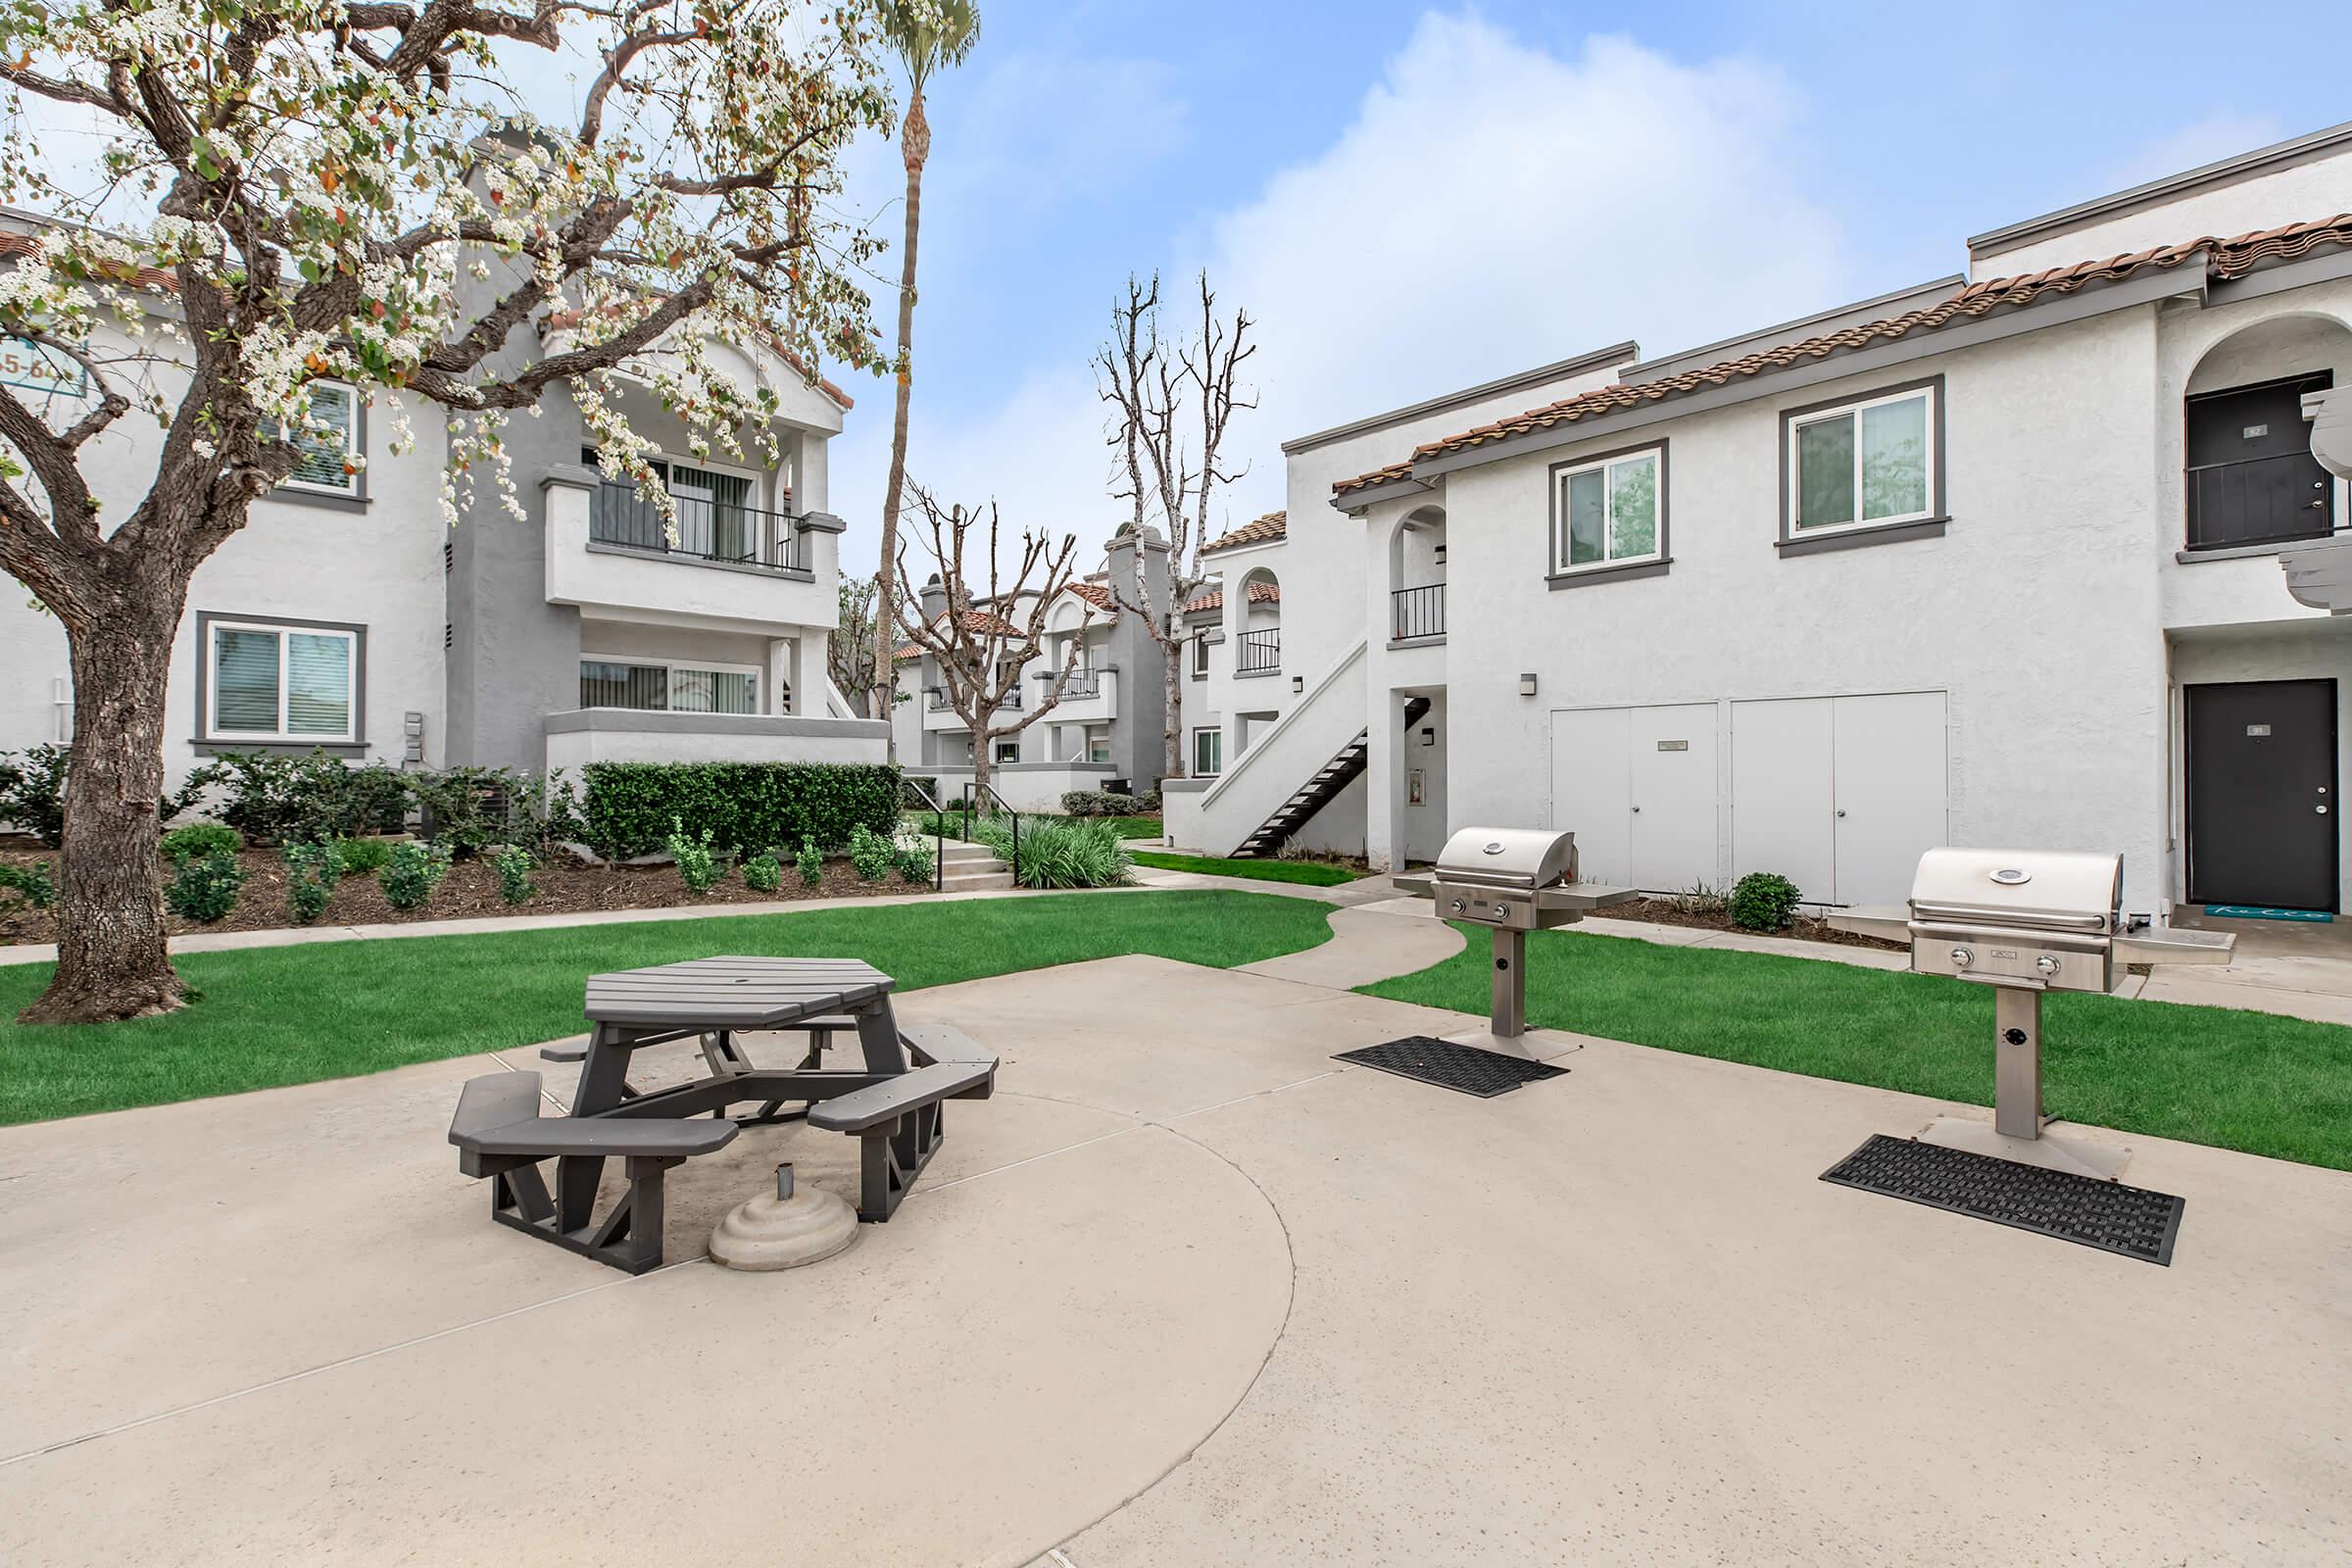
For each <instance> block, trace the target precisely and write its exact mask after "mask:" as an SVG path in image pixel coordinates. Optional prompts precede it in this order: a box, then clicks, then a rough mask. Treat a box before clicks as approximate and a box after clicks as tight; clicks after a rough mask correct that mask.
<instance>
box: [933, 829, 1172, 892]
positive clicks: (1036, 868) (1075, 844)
mask: <svg viewBox="0 0 2352 1568" xmlns="http://www.w3.org/2000/svg"><path fill="white" fill-rule="evenodd" d="M972 837H973V838H975V839H977V840H978V841H980V842H981V843H983V844H985V845H987V846H988V847H989V848H990V849H991V850H993V851H994V852H996V856H997V858H999V859H1001V860H1003V861H1005V863H1006V864H1007V865H1010V866H1011V867H1012V879H1013V881H1015V882H1016V883H1018V884H1020V885H1021V886H1022V887H1025V888H1110V887H1120V886H1123V885H1125V884H1126V883H1128V882H1131V881H1133V880H1134V879H1135V861H1134V859H1133V858H1131V857H1130V856H1129V855H1128V853H1127V841H1126V840H1125V839H1122V838H1120V837H1119V835H1118V831H1117V830H1116V829H1115V828H1113V827H1112V826H1111V825H1110V824H1109V823H1107V822H1095V821H1087V820H1083V819H1071V818H1065V817H1051V816H1046V817H1027V818H1024V819H1023V820H1022V822H1021V843H1020V850H1019V853H1018V854H1015V853H1014V850H1013V843H1012V833H1011V830H1010V829H1009V828H1007V827H1006V826H1005V824H1004V823H1002V822H985V823H980V824H977V825H976V826H975V827H974V828H973V830H972Z"/></svg>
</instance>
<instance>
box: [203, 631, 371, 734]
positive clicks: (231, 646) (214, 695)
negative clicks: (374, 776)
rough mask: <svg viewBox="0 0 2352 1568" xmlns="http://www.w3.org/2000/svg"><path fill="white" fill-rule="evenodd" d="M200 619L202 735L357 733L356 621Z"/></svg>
mask: <svg viewBox="0 0 2352 1568" xmlns="http://www.w3.org/2000/svg"><path fill="white" fill-rule="evenodd" d="M205 625H206V630H205V643H206V647H205V660H206V668H205V677H206V678H205V686H206V711H205V733H206V734H207V735H208V736H210V737H212V738H213V739H216V740H238V741H284V742H289V743H294V744H304V743H315V744H322V745H332V744H335V743H337V742H351V741H356V740H358V739H359V729H358V724H359V679H360V633H359V631H358V630H357V629H356V628H343V627H324V626H316V627H315V626H292V625H284V624H271V623H270V622H268V621H242V620H227V619H208V620H207V621H206V623H205Z"/></svg>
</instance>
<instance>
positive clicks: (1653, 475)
mask: <svg viewBox="0 0 2352 1568" xmlns="http://www.w3.org/2000/svg"><path fill="white" fill-rule="evenodd" d="M1551 479H1552V505H1551V570H1552V573H1553V574H1554V575H1555V576H1556V575H1561V574H1564V573H1571V572H1586V571H1601V570H1605V569H1607V568H1610V567H1613V566H1632V565H1639V564H1642V563H1644V562H1660V561H1664V560H1665V559H1666V449H1665V447H1664V446H1663V445H1658V446H1648V447H1640V448H1637V449H1635V450H1632V451H1628V452H1612V453H1606V454H1603V455H1602V456H1600V457H1597V458H1590V459H1584V460H1581V461H1578V462H1574V463H1563V464H1561V465H1559V466H1557V467H1555V468H1553V469H1552V470H1551Z"/></svg>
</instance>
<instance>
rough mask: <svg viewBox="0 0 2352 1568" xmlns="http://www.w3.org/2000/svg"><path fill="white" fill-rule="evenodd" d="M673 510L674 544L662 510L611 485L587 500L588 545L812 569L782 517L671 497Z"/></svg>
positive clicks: (631, 489)
mask: <svg viewBox="0 0 2352 1568" xmlns="http://www.w3.org/2000/svg"><path fill="white" fill-rule="evenodd" d="M669 505H670V510H671V512H672V514H673V515H675V517H676V519H677V528H676V537H675V538H672V537H671V529H670V524H669V521H668V519H666V518H664V517H663V516H662V511H661V509H660V508H659V507H657V506H656V505H655V504H654V503H653V502H652V501H651V500H649V499H647V498H646V497H644V496H641V495H639V494H638V493H637V488H636V486H634V485H629V484H616V483H614V482H613V481H611V480H607V481H606V482H605V483H603V484H600V485H598V486H597V487H596V493H595V494H594V495H592V496H590V497H589V498H588V538H589V541H590V542H591V543H593V544H600V545H617V546H619V547H621V548H622V549H624V550H646V551H653V552H658V553H659V554H662V555H665V556H673V557H678V558H681V559H684V560H688V561H710V562H717V563H720V564H726V565H733V566H766V567H769V568H771V569H773V570H778V571H806V570H808V569H809V563H808V551H807V549H806V548H805V547H804V545H803V543H802V540H801V530H800V527H799V525H798V524H797V523H796V522H795V521H794V520H793V518H792V517H790V516H789V515H786V514H784V513H781V512H762V511H761V510H760V509H759V508H757V507H744V506H737V505H736V504H734V503H733V502H728V501H711V500H707V499H705V498H703V497H701V496H683V495H672V496H671V497H670V498H669Z"/></svg>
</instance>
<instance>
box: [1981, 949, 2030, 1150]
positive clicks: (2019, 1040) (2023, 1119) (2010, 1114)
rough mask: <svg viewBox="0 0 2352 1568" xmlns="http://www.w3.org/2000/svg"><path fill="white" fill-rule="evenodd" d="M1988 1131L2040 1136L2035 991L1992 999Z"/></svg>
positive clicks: (1998, 992)
mask: <svg viewBox="0 0 2352 1568" xmlns="http://www.w3.org/2000/svg"><path fill="white" fill-rule="evenodd" d="M1992 1028H1993V1068H1992V1127H1993V1131H1995V1132H1997V1133H1999V1134H2001V1135H2002V1136H2003V1137H2006V1138H2039V1137H2040V1136H2041V988H2040V987H2039V986H1996V987H1994V988H1993V993H1992Z"/></svg>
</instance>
